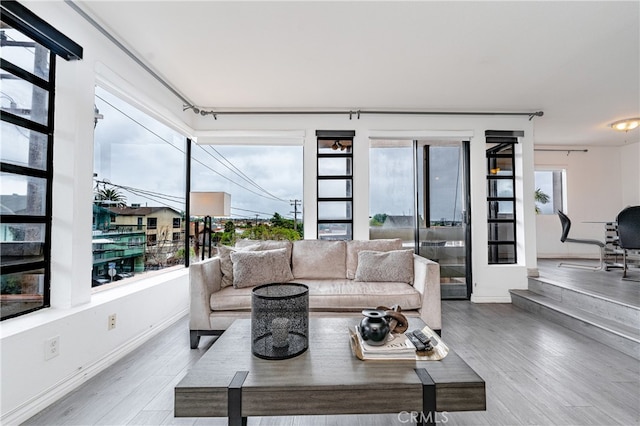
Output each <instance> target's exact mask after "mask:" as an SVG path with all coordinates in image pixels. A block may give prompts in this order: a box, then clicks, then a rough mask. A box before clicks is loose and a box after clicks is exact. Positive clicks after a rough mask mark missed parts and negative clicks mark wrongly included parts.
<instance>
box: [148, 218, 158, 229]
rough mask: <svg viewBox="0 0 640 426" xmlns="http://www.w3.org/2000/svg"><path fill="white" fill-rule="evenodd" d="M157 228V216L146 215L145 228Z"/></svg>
mask: <svg viewBox="0 0 640 426" xmlns="http://www.w3.org/2000/svg"><path fill="white" fill-rule="evenodd" d="M157 228H158V218H157V217H148V218H147V229H157Z"/></svg>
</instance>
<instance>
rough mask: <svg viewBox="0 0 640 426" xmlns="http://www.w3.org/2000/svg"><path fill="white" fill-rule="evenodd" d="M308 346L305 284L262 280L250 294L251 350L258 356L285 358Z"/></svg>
mask: <svg viewBox="0 0 640 426" xmlns="http://www.w3.org/2000/svg"><path fill="white" fill-rule="evenodd" d="M308 347H309V288H308V287H307V286H306V285H304V284H297V283H287V284H265V285H261V286H258V287H255V288H254V289H253V291H252V297H251V351H252V352H253V354H254V355H255V356H257V357H258V358H263V359H287V358H293V357H295V356H298V355H300V354H302V353H303V352H304V351H306V350H307V348H308Z"/></svg>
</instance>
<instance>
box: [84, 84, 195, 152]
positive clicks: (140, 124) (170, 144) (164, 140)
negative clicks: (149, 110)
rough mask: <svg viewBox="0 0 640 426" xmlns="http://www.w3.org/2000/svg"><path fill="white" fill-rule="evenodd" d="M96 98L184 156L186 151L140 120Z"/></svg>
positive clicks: (97, 96) (102, 99)
mask: <svg viewBox="0 0 640 426" xmlns="http://www.w3.org/2000/svg"><path fill="white" fill-rule="evenodd" d="M95 96H96V98H98V99H100V100H101V101H102V102H104V103H106V104H107V105H109V106H110V107H111V108H113V109H115V110H116V111H118V112H119V113H120V114H122V115H124V116H125V117H127V118H128V119H129V120H131V121H133V122H134V123H136V124H137V125H138V126H140V127H142V128H143V129H145V130H146V131H148V132H149V133H151V134H152V135H154V136H156V137H157V138H158V139H160V140H161V141H163V142H164V143H166V144H168V145H169V146H171V147H172V148H175V149H177V150H178V151H180V152H181V153H182V154H184V151H183V150H182V149H181V148H179V147H177V146H175V145H174V144H172V143H171V142H169V141H168V140H166V139H165V138H163V137H162V136H160V135H159V134H157V133H156V132H154V131H153V130H151V129H150V128H148V127H147V126H145V125H144V124H142V123H141V122H139V121H138V120H136V119H135V118H133V117H131V116H130V115H128V114H127V113H126V112H124V111H122V110H121V109H120V108H118V107H116V106H115V105H113V104H112V103H110V102H109V101H107V100H106V99H104V98H102V97H100V95H98V94H96V95H95Z"/></svg>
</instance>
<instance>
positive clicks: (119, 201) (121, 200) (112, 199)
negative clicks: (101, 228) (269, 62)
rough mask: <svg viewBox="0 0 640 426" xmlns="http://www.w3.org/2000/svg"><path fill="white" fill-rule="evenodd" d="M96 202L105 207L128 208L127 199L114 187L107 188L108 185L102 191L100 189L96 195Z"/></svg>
mask: <svg viewBox="0 0 640 426" xmlns="http://www.w3.org/2000/svg"><path fill="white" fill-rule="evenodd" d="M95 200H96V201H97V202H98V205H99V206H103V207H105V206H106V207H113V206H115V207H126V206H127V197H125V196H124V195H122V193H121V192H120V191H119V190H118V189H116V188H113V187H107V186H106V185H105V186H103V187H102V189H98V191H97V192H96V195H95Z"/></svg>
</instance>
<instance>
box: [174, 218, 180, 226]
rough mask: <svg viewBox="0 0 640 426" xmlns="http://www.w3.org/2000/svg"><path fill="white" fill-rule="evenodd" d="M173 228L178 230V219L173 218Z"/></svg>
mask: <svg viewBox="0 0 640 426" xmlns="http://www.w3.org/2000/svg"><path fill="white" fill-rule="evenodd" d="M173 227H174V228H180V218H179V217H174V218H173Z"/></svg>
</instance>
